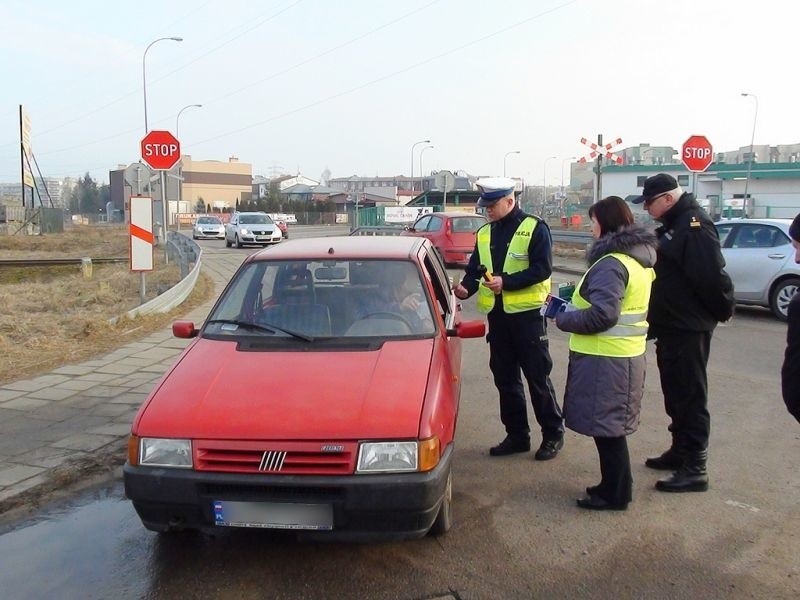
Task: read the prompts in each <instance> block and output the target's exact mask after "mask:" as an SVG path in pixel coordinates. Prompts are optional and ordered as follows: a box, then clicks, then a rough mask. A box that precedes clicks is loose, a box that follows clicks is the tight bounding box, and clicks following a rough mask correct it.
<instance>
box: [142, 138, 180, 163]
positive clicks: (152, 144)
mask: <svg viewBox="0 0 800 600" xmlns="http://www.w3.org/2000/svg"><path fill="white" fill-rule="evenodd" d="M180 159H181V143H180V142H179V141H178V140H177V138H176V137H175V136H174V135H172V134H171V133H170V132H169V131H151V132H150V133H148V134H147V135H146V136H144V138H143V139H142V160H143V161H144V162H146V163H147V164H148V165H150V167H151V168H153V169H156V170H159V171H168V170H170V169H171V168H172V167H174V166H175V164H176V163H177V162H178V161H179V160H180Z"/></svg>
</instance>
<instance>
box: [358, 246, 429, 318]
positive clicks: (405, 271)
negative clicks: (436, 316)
mask: <svg viewBox="0 0 800 600" xmlns="http://www.w3.org/2000/svg"><path fill="white" fill-rule="evenodd" d="M372 275H373V276H372V280H373V282H374V283H375V284H377V286H376V287H375V288H373V289H369V290H365V291H364V293H363V294H362V295H361V296H359V297H358V300H357V301H356V310H355V316H356V318H357V319H366V318H369V317H370V316H381V315H386V314H393V315H397V316H398V317H400V318H401V319H402V320H403V321H405V322H406V324H407V325H408V326H409V328H410V329H411V332H412V333H421V332H424V331H428V330H430V326H431V323H432V319H431V317H430V309H429V308H428V305H427V304H426V303H425V300H424V296H423V293H422V289H420V283H419V278H418V276H417V274H416V271H415V269H414V268H413V266H412V265H411V264H408V265H406V264H403V263H396V262H395V263H392V262H387V263H380V266H378V268H376V269H375V270H374V273H373V274H372Z"/></svg>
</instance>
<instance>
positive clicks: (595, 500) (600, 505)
mask: <svg viewBox="0 0 800 600" xmlns="http://www.w3.org/2000/svg"><path fill="white" fill-rule="evenodd" d="M575 502H576V503H577V504H578V506H580V507H581V508H586V509H589V510H627V508H628V503H627V502H625V503H624V504H617V503H614V502H608V501H607V500H603V499H602V498H601V497H600V496H596V495H594V494H589V495H588V496H586V497H585V498H578V499H577V500H576V501H575Z"/></svg>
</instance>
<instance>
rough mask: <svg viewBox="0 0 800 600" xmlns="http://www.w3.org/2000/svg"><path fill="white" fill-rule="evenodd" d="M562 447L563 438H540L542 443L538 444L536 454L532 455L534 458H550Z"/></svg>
mask: <svg viewBox="0 0 800 600" xmlns="http://www.w3.org/2000/svg"><path fill="white" fill-rule="evenodd" d="M563 447H564V438H563V437H562V438H558V439H557V440H542V445H541V446H539V449H538V450H537V451H536V454H534V455H533V457H534V458H535V459H536V460H550V459H551V458H555V457H556V454H558V451H559V450H561V449H562V448H563Z"/></svg>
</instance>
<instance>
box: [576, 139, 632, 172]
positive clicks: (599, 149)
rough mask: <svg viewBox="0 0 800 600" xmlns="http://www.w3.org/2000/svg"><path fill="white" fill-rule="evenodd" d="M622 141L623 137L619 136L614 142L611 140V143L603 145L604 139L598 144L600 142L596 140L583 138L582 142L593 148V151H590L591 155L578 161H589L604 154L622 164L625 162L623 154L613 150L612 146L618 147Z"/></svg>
mask: <svg viewBox="0 0 800 600" xmlns="http://www.w3.org/2000/svg"><path fill="white" fill-rule="evenodd" d="M600 140H602V137H601V138H600ZM621 143H622V138H617V139H616V140H614V141H613V142H610V143H608V144H605V145H602V141H601V142H600V144H599V145H598V144H595V143H594V142H590V141H589V140H587V139H586V138H581V144H583V145H584V146H589V148H590V149H591V152H590V153H589V156H584V157H583V158H581V159H580V160H579V161H578V162H579V163H587V162H589V161H590V160H595V159H596V158H597V157H598V156H604V157H605V158H606V159H608V160H610V161H612V162H615V163H617V164H618V165H621V164H622V163H623V162H624V160H623V158H622V157H621V156H619V155H617V154H614V153H613V152H611V149H612V148H616V147H617V146H619V145H620V144H621Z"/></svg>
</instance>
